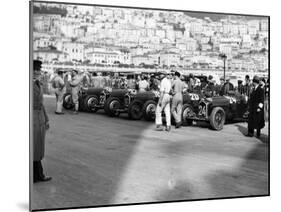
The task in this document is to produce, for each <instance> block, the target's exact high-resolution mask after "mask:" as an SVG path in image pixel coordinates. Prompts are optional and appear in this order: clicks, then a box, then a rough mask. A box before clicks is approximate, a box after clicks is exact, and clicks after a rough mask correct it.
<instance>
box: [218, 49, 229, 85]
mask: <svg viewBox="0 0 281 212" xmlns="http://www.w3.org/2000/svg"><path fill="white" fill-rule="evenodd" d="M219 57H220V58H222V59H223V80H224V81H225V61H226V59H227V56H226V55H225V54H220V55H219Z"/></svg>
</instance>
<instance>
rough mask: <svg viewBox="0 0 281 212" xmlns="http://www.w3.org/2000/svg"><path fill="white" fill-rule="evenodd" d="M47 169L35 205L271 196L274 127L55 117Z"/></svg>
mask: <svg viewBox="0 0 281 212" xmlns="http://www.w3.org/2000/svg"><path fill="white" fill-rule="evenodd" d="M44 101H45V105H46V109H47V112H48V114H49V118H50V125H51V128H50V130H49V131H48V132H47V136H46V156H45V158H44V160H43V166H44V169H45V173H46V174H47V175H50V176H52V177H53V180H52V181H49V182H43V183H36V184H33V185H32V189H31V190H32V209H43V208H64V207H77V206H97V205H107V204H124V203H137V202H138V203H139V202H157V201H172V200H192V199H205V198H219V197H236V196H248V195H266V194H268V189H269V188H268V179H269V176H268V151H269V148H268V127H267V124H266V127H265V128H264V129H263V130H262V135H261V138H260V139H257V138H255V137H253V138H248V137H245V136H244V134H245V133H246V132H247V128H246V127H247V124H246V123H233V124H228V125H225V126H224V129H223V130H222V131H213V130H211V129H209V128H208V126H206V125H202V124H199V125H197V126H192V127H182V128H180V129H174V128H172V131H171V132H165V131H163V132H159V131H155V129H154V125H153V122H147V121H144V120H140V121H132V120H129V119H128V118H127V116H126V114H122V115H121V117H119V118H116V117H115V118H111V117H108V116H106V115H105V114H104V112H103V111H102V110H101V111H99V112H98V113H96V114H93V113H82V112H80V113H79V114H78V115H73V114H72V113H71V112H70V111H66V113H65V115H55V114H54V110H55V99H54V98H53V97H45V99H44Z"/></svg>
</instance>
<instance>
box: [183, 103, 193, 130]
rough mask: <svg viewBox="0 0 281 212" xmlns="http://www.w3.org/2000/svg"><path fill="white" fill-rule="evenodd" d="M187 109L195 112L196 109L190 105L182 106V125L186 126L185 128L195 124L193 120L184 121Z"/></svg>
mask: <svg viewBox="0 0 281 212" xmlns="http://www.w3.org/2000/svg"><path fill="white" fill-rule="evenodd" d="M187 108H190V110H191V111H193V112H194V109H193V107H192V106H191V105H189V104H184V105H183V106H182V115H181V119H182V125H184V126H191V125H192V123H193V120H192V119H188V120H186V119H184V117H183V114H184V111H185V110H186V109H187Z"/></svg>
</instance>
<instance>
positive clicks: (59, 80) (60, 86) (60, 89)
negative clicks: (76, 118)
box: [52, 69, 66, 115]
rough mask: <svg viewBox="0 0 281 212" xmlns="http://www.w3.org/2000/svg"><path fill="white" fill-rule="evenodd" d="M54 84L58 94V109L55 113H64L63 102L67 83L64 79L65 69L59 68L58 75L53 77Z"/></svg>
mask: <svg viewBox="0 0 281 212" xmlns="http://www.w3.org/2000/svg"><path fill="white" fill-rule="evenodd" d="M52 86H53V88H54V89H55V94H56V111H55V114H57V115H62V114H64V113H63V112H62V104H63V95H64V94H65V92H66V87H65V83H64V80H63V71H62V70H61V69H58V70H57V75H56V76H55V77H54V78H53V79H52Z"/></svg>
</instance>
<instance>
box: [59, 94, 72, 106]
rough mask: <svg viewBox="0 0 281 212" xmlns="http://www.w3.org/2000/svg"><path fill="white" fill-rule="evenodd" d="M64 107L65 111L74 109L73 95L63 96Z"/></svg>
mask: <svg viewBox="0 0 281 212" xmlns="http://www.w3.org/2000/svg"><path fill="white" fill-rule="evenodd" d="M62 105H63V107H64V109H66V110H70V109H73V108H74V104H73V101H72V96H71V93H66V94H64V95H63V103H62Z"/></svg>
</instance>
